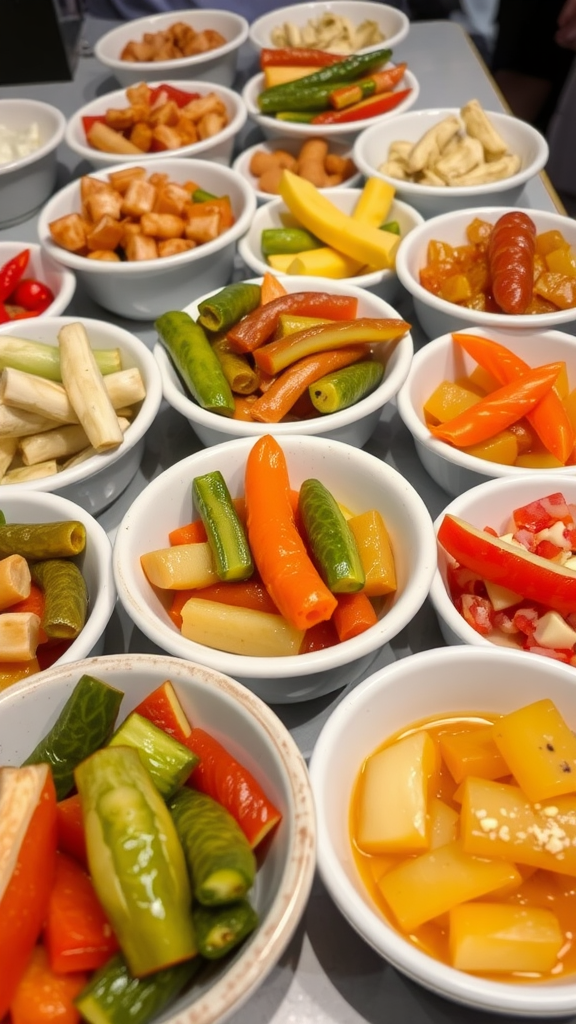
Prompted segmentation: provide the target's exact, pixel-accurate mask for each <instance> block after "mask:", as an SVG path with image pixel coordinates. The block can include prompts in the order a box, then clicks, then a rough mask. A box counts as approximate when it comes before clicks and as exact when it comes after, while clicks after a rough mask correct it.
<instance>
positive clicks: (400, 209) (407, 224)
mask: <svg viewBox="0 0 576 1024" xmlns="http://www.w3.org/2000/svg"><path fill="white" fill-rule="evenodd" d="M361 192H362V189H360V188H337V189H333V190H332V191H331V192H330V195H329V199H330V202H331V203H334V206H337V207H338V209H339V210H342V211H343V212H344V213H348V214H351V213H352V211H353V210H354V208H355V206H356V203H357V202H358V199H359V197H360V195H361ZM285 217H289V218H290V223H291V224H293V223H294V218H293V217H292V214H290V211H289V209H288V207H287V206H286V205H285V203H284V200H283V199H282V198H281V197H280V196H278V197H277V198H276V199H272V200H271V201H270V202H269V203H265V204H264V205H263V206H260V207H259V208H258V210H257V211H256V214H255V216H254V217H253V218H252V222H251V224H250V227H249V229H248V231H247V233H246V234H245V235H244V237H243V238H241V239H240V241H239V243H238V252H239V254H240V256H241V257H242V259H243V260H244V263H245V264H246V266H247V267H248V268H249V269H250V270H252V271H253V273H254V274H258V275H260V276H262V275H263V274H265V273H266V272H270V271H271V269H272V268H271V267H270V266H269V264H268V263H267V262H266V257H265V256H263V255H262V249H261V237H262V232H263V231H264V230H265V229H266V228H281V227H283V226H284V218H285ZM388 220H397V221H398V223H399V225H400V231H401V233H402V237H404V236H405V235H407V234H409V233H410V232H411V231H414V230H415V229H416V228H418V226H419V225H421V224H423V223H424V220H423V217H422V216H421V215H420V214H419V213H417V212H416V210H413V209H412V207H411V206H408V204H407V203H403V202H401V201H400V200H398V199H395V200H394V201H393V203H392V205H391V207H390V212H389V214H388ZM277 276H278V277H281V278H282V281H283V282H284V280H285V279H286V278H288V279H289V278H290V277H291V275H289V274H278V275H277ZM296 280H297V281H300V280H301V278H300V277H298V276H297V275H296ZM314 280H316V281H317V282H318V287H319V286H322V287H323V286H324V284H325V283H326V282H327V281H332V280H333V278H327V277H316V278H315V279H314ZM339 283H340V284H344V285H356V287H362V288H366V289H367V290H368V291H371V292H374V294H375V295H378V296H379V297H380V298H382V299H385V300H386V302H393V301H394V299H395V298H396V296H397V295H398V293H399V292H400V283H399V280H398V277H397V275H396V273H395V271H394V270H372V271H369V272H368V273H366V274H358V275H357V276H356V277H345V278H341V279H339Z"/></svg>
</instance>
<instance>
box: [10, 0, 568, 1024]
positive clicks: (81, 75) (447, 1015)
mask: <svg viewBox="0 0 576 1024" xmlns="http://www.w3.org/2000/svg"><path fill="white" fill-rule="evenodd" d="M0 2H1V0H0ZM4 2H6V0H4ZM113 24H114V23H111V22H107V21H101V20H98V19H88V21H87V24H86V25H85V30H84V33H83V38H84V40H85V41H86V42H87V43H88V44H93V43H94V42H95V40H96V39H97V38H98V37H99V36H100V35H102V34H103V33H104V32H105V31H108V29H109V28H110V27H112V25H113ZM86 48H87V49H89V46H88V47H86ZM394 59H395V60H397V61H400V60H405V61H407V62H408V65H409V67H410V68H411V69H412V70H413V72H414V73H415V74H416V76H417V77H418V79H419V81H420V87H421V89H420V96H419V98H418V101H417V103H416V105H415V108H416V109H417V108H421V109H424V108H428V107H435V106H439V107H445V106H461V105H463V104H464V103H466V102H467V101H468V100H470V99H471V98H472V97H476V98H477V99H478V100H479V101H480V102H481V103H482V105H483V106H484V107H485V108H486V109H489V110H490V109H492V110H499V109H502V101H501V98H500V96H499V94H498V93H497V92H496V90H495V87H494V84H493V83H492V80H491V79H490V77H489V75H488V74H487V72H486V69H485V66H484V65H483V63H482V62H481V60H480V59H479V58H478V56H477V52H476V50H475V49H474V47H473V46H472V45H471V44H470V42H469V40H468V37H467V36H466V34H465V33H464V32H463V30H462V29H461V28H460V26H459V25H457V24H455V23H453V22H449V21H433V22H418V23H415V24H413V25H412V26H411V30H410V33H409V34H408V37H407V38H406V39H405V40H404V42H403V43H401V44H400V45H399V46H398V47H397V48H396V50H395V52H394ZM254 62H255V54H254V53H253V51H252V50H251V49H250V48H249V47H248V46H247V47H246V48H245V50H244V51H243V53H242V55H241V63H240V73H239V80H242V79H244V78H245V77H247V76H248V75H249V74H251V73H253V72H254V71H255V70H257V67H256V64H255V63H254ZM117 87H118V86H117V82H116V81H115V80H114V79H113V78H112V77H111V76H110V75H108V74H107V72H106V70H105V69H103V68H101V66H100V65H99V64H98V62H97V61H96V60H95V59H94V58H93V57H92V56H82V57H80V59H79V62H78V67H77V69H76V74H75V77H74V80H73V81H72V82H60V83H47V84H42V85H28V86H14V87H4V88H0V97H9V96H30V97H35V98H41V99H43V100H45V101H46V102H48V103H53V104H54V105H55V106H57V107H59V108H60V109H61V110H62V111H63V113H64V114H65V115H67V116H68V115H70V114H72V113H73V112H74V111H75V110H77V109H78V108H79V107H81V106H83V105H84V104H85V103H87V102H88V101H90V100H92V99H93V98H95V97H96V96H99V95H102V94H104V93H106V92H110V91H112V90H113V89H115V88H117ZM260 138H261V136H260V133H259V130H258V129H256V128H254V127H252V126H250V125H249V124H248V125H247V126H246V128H245V129H244V131H243V133H242V137H241V138H240V139H239V140H238V147H237V148H243V147H244V146H247V145H251V144H252V143H255V142H257V141H259V139H260ZM89 170H90V169H89V168H88V166H87V165H85V164H82V162H80V163H79V162H78V158H77V157H76V156H75V154H73V153H72V152H71V151H70V150H68V148H67V147H66V146H65V144H62V146H61V148H60V152H59V173H58V187H61V186H62V185H64V184H66V183H67V181H69V180H71V179H72V178H74V177H77V176H79V175H80V174H82V173H86V172H88V171H89ZM518 205H519V206H525V207H530V208H532V209H555V208H560V209H561V206H560V204H559V201H558V200H557V197H556V196H555V194H554V192H553V190H552V189H551V188H550V186H549V184H548V183H547V181H546V180H545V178H544V177H539V178H537V179H535V180H533V181H532V182H530V183H528V185H527V186H526V187H525V189H524V194H523V195H522V197H521V199H520V201H519V203H518ZM1 239H17V240H20V241H22V242H27V241H36V240H37V231H36V218H32V219H31V220H29V221H26V222H25V223H22V224H18V225H16V226H14V227H12V228H10V229H7V230H4V231H0V240H1ZM244 276H252V275H251V274H246V273H245V268H243V267H242V264H241V262H238V263H237V266H236V271H235V277H237V278H238V279H240V278H242V277H244ZM397 306H398V310H399V312H400V314H401V315H402V316H404V317H405V318H406V319H408V320H409V321H411V322H412V323H413V324H414V320H413V311H412V303H411V299H410V297H409V296H408V295H405V296H404V297H403V298H402V299H401V300H399V302H398V303H397ZM67 313H71V314H72V315H78V316H86V317H95V318H97V319H98V318H100V319H102V318H104V319H111V317H112V314H109V313H104V311H103V310H102V309H101V308H100V307H98V306H97V305H96V304H95V303H93V302H92V301H91V300H89V299H88V298H87V297H86V296H85V295H83V294H82V292H81V290H80V289H79V290H78V291H77V293H76V295H75V297H74V300H73V302H72V304H71V306H70V308H69V310H67ZM117 322H118V323H120V324H121V325H122V326H124V327H126V329H128V330H131V331H132V332H133V333H134V334H136V335H138V336H139V337H140V338H141V339H142V340H143V341H144V342H145V343H146V344H147V345H148V346H149V347H151V346H152V345H153V343H154V341H155V332H154V329H153V327H152V324H149V323H146V322H144V323H143V322H141V321H132V320H120V319H119V318H117ZM413 334H414V340H415V344H416V347H419V346H420V345H421V344H424V343H425V341H426V339H425V338H424V336H423V334H422V332H421V331H419V329H418V327H417V325H416V324H414V329H413ZM199 448H201V444H200V442H199V441H198V440H197V438H196V436H195V434H194V433H193V432H192V430H191V428H190V427H189V425H188V423H187V421H185V420H184V419H183V418H182V417H181V416H180V415H179V414H178V413H176V412H174V411H172V410H171V409H169V408H168V407H167V406H166V405H165V404H163V406H162V408H161V410H160V413H159V416H158V419H157V421H156V423H155V425H154V429H153V430H151V431H150V432H149V436H148V439H147V444H146V449H145V453H144V458H143V461H142V465H141V468H140V470H139V472H138V473H137V475H136V477H135V478H134V480H133V481H132V483H131V484H130V485H129V487H128V489H127V490H126V491H125V492H124V494H123V495H121V497H120V498H119V499H118V500H117V501H116V502H115V503H114V505H112V506H111V507H110V508H108V509H107V510H105V511H104V512H103V513H102V514H101V515H100V516H99V517H98V518H99V521H100V522H101V523H102V525H103V526H104V528H105V529H106V530H107V531H108V533H109V536H110V537H111V539H113V537H114V535H115V531H116V528H117V526H118V525H119V523H120V521H121V519H122V517H123V515H124V513H125V511H126V509H127V508H128V507H129V505H130V503H131V501H132V500H133V499H134V498H135V496H136V495H137V494H138V493H139V492H140V491H141V490H142V488H143V487H144V486H146V484H147V483H148V482H149V481H150V480H151V479H152V478H153V477H155V476H157V475H158V474H159V473H161V472H162V471H163V470H164V469H166V468H167V467H168V466H169V465H171V464H172V463H173V462H176V461H178V460H179V459H180V458H183V457H184V456H186V455H188V454H190V453H191V452H193V451H197V450H198V449H199ZM366 450H367V451H369V452H371V453H372V454H373V455H375V456H377V457H378V458H380V459H383V460H384V461H386V462H388V463H389V464H390V465H392V466H394V467H395V468H396V469H398V470H399V471H400V472H401V473H402V474H403V475H404V476H405V477H406V478H407V479H408V480H409V481H410V482H411V483H412V485H413V486H414V487H415V488H416V489H417V490H418V492H419V493H420V494H421V496H422V497H423V498H424V500H425V501H426V504H427V506H428V509H429V511H430V514H431V516H432V517H433V518H435V517H436V516H437V515H438V514H439V513H440V512H441V511H442V509H443V508H444V507H445V505H447V504H448V501H449V500H450V499H449V497H448V495H447V494H446V493H445V492H444V491H442V490H441V489H440V488H439V487H437V486H436V485H435V484H434V483H433V481H432V480H431V479H430V478H429V477H428V475H427V474H426V472H425V471H424V469H423V468H422V466H421V464H420V462H419V460H418V457H417V455H416V452H415V449H414V445H413V443H412V439H411V437H410V435H409V434H408V431H407V430H406V428H405V427H404V425H403V423H402V421H401V420H400V418H399V416H398V414H397V412H396V409H395V407H394V405H393V404H391V405H390V406H389V407H388V408H387V409H386V410H385V412H384V414H383V416H382V418H381V421H380V423H379V426H378V428H377V430H376V432H375V434H374V436H373V437H372V439H371V440H370V442H369V443H368V444H367V445H366ZM442 644H443V640H442V637H441V634H440V631H439V628H438V625H437V622H436V618H435V615H434V612H433V611H432V608H431V606H430V604H429V603H428V602H426V603H425V604H424V606H423V608H422V609H421V611H420V612H419V614H418V615H417V616H416V618H415V619H414V620H413V622H412V623H411V624H410V625H409V626H407V627H406V628H405V629H404V630H403V631H402V632H401V633H400V634H399V636H397V637H396V639H395V640H394V641H393V642H392V643H390V644H388V645H386V646H385V647H384V648H383V649H382V650H381V651H380V652H379V653H378V655H377V656H376V657H375V659H374V661H373V663H372V665H371V667H370V670H369V671H370V672H372V671H374V670H375V669H378V668H380V667H382V666H385V665H387V664H390V663H392V662H393V661H395V660H397V659H398V658H402V657H405V656H406V655H409V654H411V653H414V652H416V651H420V650H425V649H427V648H430V647H439V646H441V645H442ZM157 651H158V648H156V647H155V645H154V644H152V643H151V642H150V641H149V640H148V639H147V638H146V637H145V636H144V635H143V634H142V633H141V632H140V631H139V630H138V629H137V628H136V627H134V626H133V625H132V623H131V622H129V621H128V619H127V616H126V615H125V614H124V613H123V611H122V610H121V609H117V610H116V611H115V612H114V614H113V616H112V619H111V621H110V624H109V627H108V629H107V632H106V653H108V654H112V653H118V652H140V653H148V652H150V653H156V652H157ZM345 692H346V689H344V690H340V691H339V692H336V693H334V694H331V695H328V696H325V697H323V698H319V699H317V700H313V701H306V702H303V703H300V704H284V705H275V708H274V710H275V711H276V712H277V713H278V715H279V716H280V718H281V719H282V720H283V722H284V723H285V724H286V726H287V727H288V728H289V729H290V731H291V733H292V735H293V736H294V739H295V740H296V742H297V743H298V745H299V747H300V749H301V750H302V752H303V754H304V756H305V757H309V755H310V753H311V750H312V748H313V745H314V742H315V740H316V738H317V736H318V734H319V731H320V729H321V728H322V725H323V723H324V722H325V720H326V718H327V717H328V715H329V713H330V711H331V710H332V709H333V707H334V706H335V705H336V703H337V702H338V701H339V700H340V699H341V698H342V696H343V695H344V693H345ZM488 1019H489V1018H488V1017H487V1016H486V1015H485V1014H483V1013H480V1012H477V1011H474V1010H467V1009H465V1008H462V1007H458V1006H456V1005H455V1004H451V1003H449V1002H447V1001H446V1000H444V999H442V998H440V997H437V996H434V995H432V994H431V993H429V992H427V991H425V990H424V989H423V988H420V987H419V986H418V985H416V984H414V983H412V982H411V981H409V980H408V979H406V978H404V977H403V976H402V975H401V974H399V973H398V972H397V971H396V970H395V969H393V968H392V967H390V966H389V965H388V964H387V963H385V962H384V961H383V960H382V959H381V958H380V957H379V956H378V955H377V954H376V953H375V952H373V951H372V949H371V948H370V947H369V946H367V945H366V944H365V943H364V941H363V940H362V939H360V938H359V937H358V936H357V935H356V933H355V932H354V931H353V930H352V928H350V927H349V925H348V924H347V922H346V921H345V920H344V918H343V917H342V916H341V914H340V912H339V911H338V910H337V909H336V907H335V906H334V904H333V903H332V901H331V899H330V897H329V896H328V894H327V892H326V890H325V889H324V886H323V885H322V882H321V881H320V880H319V879H317V880H316V881H315V884H314V887H313V890H312V894H311V898H310V901H309V904H308V907H307V910H306V913H305V915H304V918H303V920H302V922H301V924H300V926H299V928H298V930H297V933H296V935H295V937H294V939H293V940H292V942H291V943H290V944H289V946H288V948H287V950H286V952H285V954H284V956H283V957H282V958H281V960H280V962H279V963H278V965H277V966H276V967H275V968H274V970H273V971H272V973H271V974H270V976H269V977H268V978H267V979H266V981H265V982H264V983H263V984H262V986H261V987H260V988H259V989H258V991H257V992H256V993H255V994H254V995H253V996H252V997H251V999H250V1000H249V1001H248V1002H247V1003H246V1004H245V1005H244V1006H243V1007H242V1008H241V1009H240V1010H238V1011H237V1013H235V1014H234V1015H233V1016H232V1018H231V1019H230V1020H231V1024H380V1022H382V1021H386V1022H390V1024H449V1022H450V1024H451V1022H465V1024H481V1022H482V1021H487V1020H488ZM490 1019H491V1020H492V1021H494V1022H495V1024H498V1022H499V1021H502V1022H503V1021H505V1020H510V1018H505V1017H500V1016H499V1015H491V1018H490ZM517 1019H518V1018H517ZM533 1019H534V1018H531V1020H533ZM571 1020H572V1021H573V1022H576V1017H574V1018H571Z"/></svg>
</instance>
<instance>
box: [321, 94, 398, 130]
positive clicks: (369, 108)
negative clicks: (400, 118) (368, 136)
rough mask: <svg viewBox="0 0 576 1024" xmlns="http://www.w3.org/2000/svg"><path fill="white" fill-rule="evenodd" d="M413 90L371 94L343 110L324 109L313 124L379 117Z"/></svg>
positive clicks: (339, 122)
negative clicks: (378, 94) (377, 94)
mask: <svg viewBox="0 0 576 1024" xmlns="http://www.w3.org/2000/svg"><path fill="white" fill-rule="evenodd" d="M411 92H412V90H411V89H400V90H399V91H398V92H385V93H382V95H381V96H369V97H368V99H367V100H361V101H360V103H355V104H354V105H353V106H351V107H344V109H343V110H323V111H322V113H320V114H316V116H315V117H313V118H312V121H311V122H310V123H311V124H345V123H346V122H347V121H363V120H364V118H367V117H377V116H378V115H380V114H386V113H387V112H388V111H389V110H394V108H395V107H397V106H398V104H399V103H401V102H402V100H404V99H406V97H407V96H408V95H409V94H410V93H411Z"/></svg>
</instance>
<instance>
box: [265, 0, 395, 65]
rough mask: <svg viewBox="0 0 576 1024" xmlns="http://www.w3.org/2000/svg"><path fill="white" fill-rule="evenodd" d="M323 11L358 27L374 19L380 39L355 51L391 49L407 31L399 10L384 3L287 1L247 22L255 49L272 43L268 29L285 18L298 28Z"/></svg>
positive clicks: (278, 24) (319, 15)
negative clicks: (381, 37)
mask: <svg viewBox="0 0 576 1024" xmlns="http://www.w3.org/2000/svg"><path fill="white" fill-rule="evenodd" d="M323 14H333V15H341V16H342V17H344V18H349V19H350V21H351V22H352V24H353V25H354V27H358V25H360V24H361V23H362V22H363V21H375V22H376V24H377V25H378V27H379V29H380V31H381V33H382V35H383V36H384V39H383V40H382V42H380V43H374V44H373V45H372V46H366V47H364V48H363V49H361V50H359V51H357V52H359V53H369V52H370V51H371V50H377V49H379V48H380V47H382V46H389V47H390V48H391V49H393V48H394V47H395V46H398V44H399V43H401V42H402V40H403V39H405V38H406V36H407V35H408V30H409V28H410V21H409V20H408V18H407V16H406V15H405V14H404V12H403V11H399V10H398V9H397V8H396V7H390V6H389V5H388V4H378V3H368V2H364V0H354V4H353V5H352V6H351V5H350V4H349V3H348V0H325V2H320V0H312V2H309V3H302V4H291V5H290V6H289V7H277V8H276V9H275V10H273V11H269V12H268V13H267V14H263V15H262V16H261V17H260V18H257V19H256V21H253V22H252V25H251V26H250V32H249V36H250V40H251V42H252V43H253V44H254V46H256V47H257V48H258V49H259V50H262V49H266V48H269V47H273V46H274V44H273V43H272V40H271V35H270V33H271V32H272V30H273V29H274V28H277V27H279V26H281V25H284V24H285V23H286V22H289V23H290V24H292V25H296V26H297V27H298V28H303V27H304V26H305V25H307V24H308V22H309V21H310V20H314V21H316V20H317V19H318V18H321V17H322V15H323Z"/></svg>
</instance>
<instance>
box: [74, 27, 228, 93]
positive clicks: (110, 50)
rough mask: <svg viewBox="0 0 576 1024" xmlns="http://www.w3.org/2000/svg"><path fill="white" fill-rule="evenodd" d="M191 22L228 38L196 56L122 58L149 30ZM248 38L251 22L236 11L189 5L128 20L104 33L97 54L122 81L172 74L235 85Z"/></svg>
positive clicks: (131, 82)
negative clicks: (157, 58) (128, 44)
mask: <svg viewBox="0 0 576 1024" xmlns="http://www.w3.org/2000/svg"><path fill="white" fill-rule="evenodd" d="M179 21H183V22H185V23H186V24H188V25H191V26H192V28H193V29H194V30H195V31H196V32H202V31H204V30H205V29H215V30H216V31H217V32H220V33H221V35H223V36H224V38H225V39H226V40H227V42H226V43H225V44H224V45H223V46H220V47H218V48H217V49H214V50H208V51H207V52H206V53H201V54H197V55H196V56H193V57H180V58H178V59H177V60H165V61H140V62H138V63H135V62H134V63H133V62H131V61H125V60H120V54H121V53H122V50H123V49H124V47H125V46H126V44H127V43H129V42H131V41H132V40H133V41H134V42H139V41H140V40H141V39H142V37H143V35H144V34H145V33H146V32H162V31H166V29H168V28H169V27H170V26H171V25H174V24H176V22H179ZM247 38H248V22H247V21H246V19H245V18H243V17H242V15H240V14H235V13H234V12H233V11H226V10H219V9H206V10H202V9H201V8H200V9H197V8H195V9H194V10H190V8H186V9H184V10H180V11H170V12H169V13H168V12H167V13H166V14H150V15H147V16H146V17H145V18H136V19H132V20H130V21H126V22H124V23H122V24H121V25H118V26H117V28H113V29H111V30H110V32H107V33H106V34H105V35H103V36H101V38H100V39H99V40H98V42H97V43H96V45H95V47H94V55H95V57H96V59H97V60H99V61H100V63H101V64H103V65H104V67H105V68H107V69H108V71H110V72H111V73H112V74H113V75H114V77H115V78H116V79H117V80H118V82H119V83H120V85H124V86H126V85H134V83H135V82H142V81H147V82H160V81H163V80H164V78H165V77H166V76H169V77H170V78H179V79H182V78H195V79H198V78H199V79H201V80H202V81H204V82H213V83H214V84H218V85H225V86H231V85H232V83H233V81H234V77H235V75H236V67H237V64H238V51H239V50H240V47H241V46H242V44H243V43H245V42H246V40H247Z"/></svg>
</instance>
